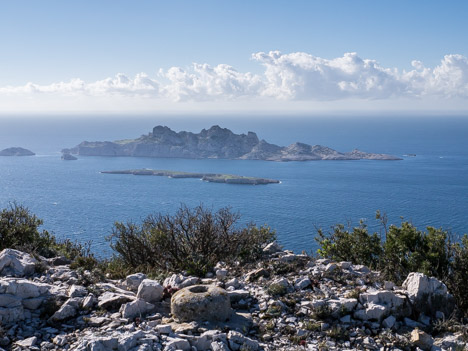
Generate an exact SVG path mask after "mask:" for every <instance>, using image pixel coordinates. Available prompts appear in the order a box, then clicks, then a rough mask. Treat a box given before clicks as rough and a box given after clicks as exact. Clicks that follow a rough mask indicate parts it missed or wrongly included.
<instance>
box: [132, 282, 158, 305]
mask: <svg viewBox="0 0 468 351" xmlns="http://www.w3.org/2000/svg"><path fill="white" fill-rule="evenodd" d="M163 292H164V288H163V287H162V285H161V284H159V283H158V282H157V281H156V280H151V279H144V280H143V281H142V282H141V283H140V286H139V287H138V292H137V298H138V299H142V300H144V301H146V302H149V303H155V302H159V301H161V300H162V297H163Z"/></svg>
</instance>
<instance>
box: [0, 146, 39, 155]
mask: <svg viewBox="0 0 468 351" xmlns="http://www.w3.org/2000/svg"><path fill="white" fill-rule="evenodd" d="M34 155H35V153H34V152H32V151H31V150H28V149H23V148H22V147H9V148H7V149H4V150H2V151H0V156H34Z"/></svg>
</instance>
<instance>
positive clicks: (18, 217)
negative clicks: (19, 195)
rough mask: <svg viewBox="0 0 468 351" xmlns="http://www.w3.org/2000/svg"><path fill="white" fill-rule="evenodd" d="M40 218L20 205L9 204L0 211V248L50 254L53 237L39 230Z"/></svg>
mask: <svg viewBox="0 0 468 351" xmlns="http://www.w3.org/2000/svg"><path fill="white" fill-rule="evenodd" d="M41 225H42V220H41V219H39V218H37V217H36V215H33V214H31V213H30V211H29V210H28V209H27V208H26V207H24V206H21V205H17V204H16V203H13V204H10V205H9V207H8V208H5V209H3V210H2V212H1V213H0V250H3V249H6V248H12V249H18V250H22V251H27V252H31V253H38V254H40V255H44V256H50V255H51V253H52V252H51V250H50V246H51V244H52V243H54V242H55V241H54V238H53V237H52V236H51V235H50V234H49V233H48V232H47V231H45V230H42V231H40V230H39V227H40V226H41Z"/></svg>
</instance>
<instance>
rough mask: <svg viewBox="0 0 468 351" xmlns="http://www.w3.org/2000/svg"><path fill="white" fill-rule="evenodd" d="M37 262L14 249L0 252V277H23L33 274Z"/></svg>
mask: <svg viewBox="0 0 468 351" xmlns="http://www.w3.org/2000/svg"><path fill="white" fill-rule="evenodd" d="M36 264H37V260H36V259H35V258H33V257H32V256H31V255H29V254H27V253H25V252H21V251H18V250H14V249H5V250H3V251H2V252H0V275H2V276H8V275H9V276H14V277H24V276H28V275H31V274H33V273H34V271H35V267H36Z"/></svg>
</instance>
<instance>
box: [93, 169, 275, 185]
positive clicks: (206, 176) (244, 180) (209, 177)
mask: <svg viewBox="0 0 468 351" xmlns="http://www.w3.org/2000/svg"><path fill="white" fill-rule="evenodd" d="M101 173H105V174H133V175H142V176H159V177H169V178H196V179H201V180H204V181H206V182H211V183H227V184H248V185H260V184H278V183H280V181H279V180H276V179H267V178H255V177H244V176H238V175H233V174H219V173H192V172H178V171H168V170H158V169H129V170H123V171H101Z"/></svg>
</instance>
